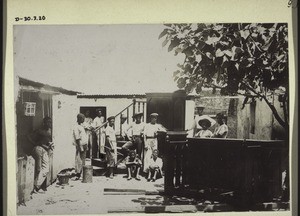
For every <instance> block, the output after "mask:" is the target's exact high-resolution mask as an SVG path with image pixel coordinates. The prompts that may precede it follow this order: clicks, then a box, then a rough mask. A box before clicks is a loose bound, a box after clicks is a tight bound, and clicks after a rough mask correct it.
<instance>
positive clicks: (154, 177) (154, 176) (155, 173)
mask: <svg viewBox="0 0 300 216" xmlns="http://www.w3.org/2000/svg"><path fill="white" fill-rule="evenodd" d="M156 175H157V170H155V171H154V175H153V178H152V181H153V182H155V181H156Z"/></svg>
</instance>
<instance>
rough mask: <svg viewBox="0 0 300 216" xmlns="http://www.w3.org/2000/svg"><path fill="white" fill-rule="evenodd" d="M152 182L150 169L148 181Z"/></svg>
mask: <svg viewBox="0 0 300 216" xmlns="http://www.w3.org/2000/svg"><path fill="white" fill-rule="evenodd" d="M150 180H151V171H150V169H149V170H148V178H147V181H150Z"/></svg>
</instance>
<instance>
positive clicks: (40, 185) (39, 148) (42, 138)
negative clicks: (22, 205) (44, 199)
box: [28, 117, 53, 193]
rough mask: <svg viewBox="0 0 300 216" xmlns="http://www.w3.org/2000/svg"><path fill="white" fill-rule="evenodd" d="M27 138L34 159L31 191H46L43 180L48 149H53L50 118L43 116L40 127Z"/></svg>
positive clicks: (47, 161)
mask: <svg viewBox="0 0 300 216" xmlns="http://www.w3.org/2000/svg"><path fill="white" fill-rule="evenodd" d="M28 139H29V141H30V142H31V143H33V145H34V148H33V151H32V156H33V158H34V159H35V180H34V190H33V192H34V193H37V192H39V190H40V189H42V190H44V191H46V190H47V189H46V185H45V180H46V176H47V174H48V172H49V155H48V151H52V150H53V143H52V120H51V118H50V117H45V118H44V119H43V125H42V127H41V128H40V129H38V130H36V131H34V132H33V133H32V134H31V135H29V136H28Z"/></svg>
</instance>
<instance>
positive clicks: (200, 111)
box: [187, 104, 216, 136]
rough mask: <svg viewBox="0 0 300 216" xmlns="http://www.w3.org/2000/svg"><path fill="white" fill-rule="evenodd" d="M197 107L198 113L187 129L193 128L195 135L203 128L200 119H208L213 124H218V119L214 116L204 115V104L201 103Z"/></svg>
mask: <svg viewBox="0 0 300 216" xmlns="http://www.w3.org/2000/svg"><path fill="white" fill-rule="evenodd" d="M196 109H197V115H196V116H195V119H194V121H193V124H192V126H191V127H189V128H188V129H187V131H191V130H193V136H195V134H197V133H198V132H199V131H200V130H201V129H202V127H201V125H199V121H200V120H202V119H208V120H209V121H210V123H211V126H213V125H215V124H216V121H215V120H214V119H213V118H211V117H209V116H208V115H203V111H204V105H201V104H199V105H197V106H196Z"/></svg>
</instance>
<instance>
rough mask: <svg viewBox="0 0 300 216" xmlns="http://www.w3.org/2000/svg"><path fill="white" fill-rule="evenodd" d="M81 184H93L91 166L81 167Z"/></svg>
mask: <svg viewBox="0 0 300 216" xmlns="http://www.w3.org/2000/svg"><path fill="white" fill-rule="evenodd" d="M82 182H83V183H92V182H93V166H91V165H85V166H83V179H82Z"/></svg>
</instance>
